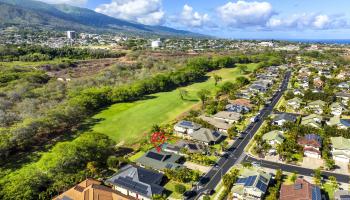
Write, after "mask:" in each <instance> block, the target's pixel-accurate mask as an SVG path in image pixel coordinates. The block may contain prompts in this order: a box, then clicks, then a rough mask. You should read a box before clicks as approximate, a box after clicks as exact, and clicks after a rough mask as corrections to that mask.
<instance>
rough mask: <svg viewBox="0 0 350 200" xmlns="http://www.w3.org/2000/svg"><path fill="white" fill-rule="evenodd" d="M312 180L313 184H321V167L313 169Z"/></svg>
mask: <svg viewBox="0 0 350 200" xmlns="http://www.w3.org/2000/svg"><path fill="white" fill-rule="evenodd" d="M313 180H314V182H315V185H318V186H321V169H320V168H317V169H315V170H314V176H313Z"/></svg>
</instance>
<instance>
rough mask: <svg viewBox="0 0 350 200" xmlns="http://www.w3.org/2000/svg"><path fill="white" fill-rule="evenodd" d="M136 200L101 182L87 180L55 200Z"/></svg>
mask: <svg viewBox="0 0 350 200" xmlns="http://www.w3.org/2000/svg"><path fill="white" fill-rule="evenodd" d="M69 199H71V200H135V199H134V198H133V197H129V196H126V195H123V194H121V193H119V192H117V191H115V190H113V189H111V188H109V187H107V186H104V185H101V182H99V181H97V180H94V179H86V180H85V181H83V182H81V183H79V184H78V185H76V186H74V187H72V188H71V189H69V190H67V191H65V192H64V193H62V194H60V195H59V196H57V197H55V198H53V200H69Z"/></svg>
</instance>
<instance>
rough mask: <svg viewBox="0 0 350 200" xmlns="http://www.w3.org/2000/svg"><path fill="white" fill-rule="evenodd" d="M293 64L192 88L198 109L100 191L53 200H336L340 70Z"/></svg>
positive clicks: (348, 143)
mask: <svg viewBox="0 0 350 200" xmlns="http://www.w3.org/2000/svg"><path fill="white" fill-rule="evenodd" d="M299 62H300V63H299V65H279V66H268V67H265V68H261V69H259V70H256V71H254V74H252V73H250V72H248V71H245V72H243V73H244V74H246V75H244V76H241V77H240V78H239V79H240V80H239V84H238V85H237V86H232V85H229V86H228V87H232V89H233V88H234V89H233V90H232V89H228V91H227V90H224V89H221V90H219V91H218V92H217V96H216V97H215V98H212V97H211V96H210V94H209V91H206V90H202V91H200V92H202V94H200V92H198V96H199V98H200V99H201V102H202V105H201V106H200V107H199V108H197V109H196V110H191V111H190V112H187V113H186V114H184V115H182V116H181V117H180V118H178V119H177V120H175V121H172V122H171V123H168V124H165V125H162V126H156V127H154V128H153V129H154V131H155V132H152V133H153V134H154V133H161V134H163V135H162V137H164V138H163V139H164V140H162V142H161V143H158V144H157V145H151V144H148V145H146V146H145V147H142V148H140V149H139V150H138V152H132V153H131V154H130V155H127V156H126V158H127V159H128V162H124V164H122V165H121V166H122V167H121V168H119V170H118V171H116V172H115V174H113V175H111V176H110V177H109V178H107V179H105V180H103V181H104V185H105V186H102V185H101V181H100V180H94V179H86V180H85V181H84V182H82V183H80V184H78V185H76V186H75V187H74V188H71V189H69V190H67V191H66V192H63V193H62V194H60V195H59V196H57V197H55V199H62V200H63V199H75V196H76V197H77V198H78V196H79V195H82V194H81V193H86V194H87V193H90V194H91V195H102V193H103V195H105V198H106V199H140V200H147V199H162V198H164V199H182V198H184V199H194V198H202V199H211V198H213V199H223V198H225V197H226V198H229V199H242V200H246V199H252V200H253V199H275V198H276V197H278V198H279V199H285V200H290V199H295V200H297V199H298V200H301V199H310V200H314V199H315V200H316V199H317V200H318V199H319V200H321V199H325V196H326V195H330V194H331V195H332V199H333V198H336V196H337V195H340V198H338V199H344V194H345V195H347V194H348V193H346V192H345V191H346V189H347V188H346V187H344V185H345V186H346V184H347V183H344V181H342V182H341V183H339V182H338V181H337V178H340V179H342V180H343V179H344V177H347V176H348V174H349V167H348V166H349V160H350V139H349V136H350V133H349V132H348V130H349V129H348V127H350V117H348V116H347V114H348V112H349V111H348V109H347V107H348V102H349V97H350V93H349V90H350V88H349V84H348V83H347V82H344V81H346V80H347V78H346V77H343V76H340V75H339V74H342V73H346V72H347V69H346V68H344V67H337V66H333V65H331V67H329V66H330V63H326V64H322V63H321V64H319V63H316V64H312V63H307V62H306V61H303V60H302V59H300V60H299ZM244 70H246V69H244ZM214 76H215V75H214ZM338 77H341V78H338ZM213 78H214V77H213ZM330 80H331V81H330ZM237 87H238V88H237ZM157 136H159V135H157ZM241 145H243V146H242V147H241ZM269 163H274V164H275V165H276V166H278V167H277V168H275V167H272V168H271V167H269ZM270 165H273V164H270ZM297 167H301V168H302V169H303V170H305V171H308V170H311V171H312V173H306V172H305V171H300V170H299V168H297ZM284 170H286V171H284ZM323 171H328V172H331V173H333V174H334V175H329V176H324V175H322V172H323ZM94 188H96V189H94ZM100 193H101V194H100ZM343 193H344V194H343ZM79 198H80V199H82V198H81V197H79Z"/></svg>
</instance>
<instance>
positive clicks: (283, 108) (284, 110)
mask: <svg viewBox="0 0 350 200" xmlns="http://www.w3.org/2000/svg"><path fill="white" fill-rule="evenodd" d="M279 110H280V111H281V112H286V110H287V108H286V106H284V105H281V106H280V109H279Z"/></svg>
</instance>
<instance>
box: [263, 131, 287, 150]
mask: <svg viewBox="0 0 350 200" xmlns="http://www.w3.org/2000/svg"><path fill="white" fill-rule="evenodd" d="M262 139H263V140H264V141H266V142H267V143H268V144H270V145H271V147H272V149H270V151H269V153H270V154H272V153H275V152H276V147H277V145H279V144H282V143H283V141H284V139H285V138H284V136H283V132H282V131H278V130H274V131H270V132H268V133H265V134H264V135H263V136H262Z"/></svg>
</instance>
